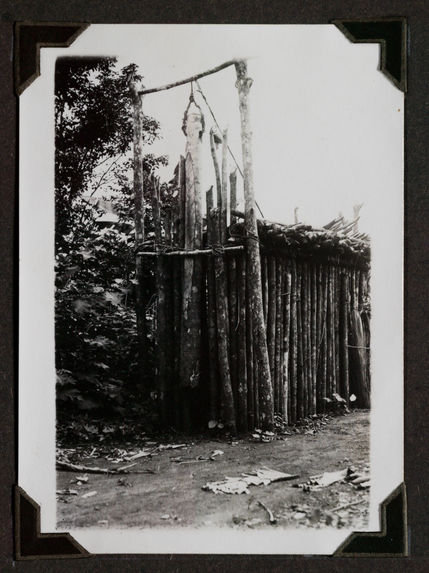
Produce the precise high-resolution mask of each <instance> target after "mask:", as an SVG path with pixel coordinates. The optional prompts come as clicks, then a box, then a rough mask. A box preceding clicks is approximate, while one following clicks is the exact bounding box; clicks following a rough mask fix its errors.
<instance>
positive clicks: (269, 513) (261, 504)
mask: <svg viewBox="0 0 429 573" xmlns="http://www.w3.org/2000/svg"><path fill="white" fill-rule="evenodd" d="M258 503H259V505H260V506H261V507H262V508H263V509H265V511H266V512H267V513H268V517H269V518H270V523H273V524H274V523H277V519H276V518H275V517H274V515H273V512H272V511H271V509H269V508H268V507H267V506H266V505H265V504H264V503H262V501H259V500H258Z"/></svg>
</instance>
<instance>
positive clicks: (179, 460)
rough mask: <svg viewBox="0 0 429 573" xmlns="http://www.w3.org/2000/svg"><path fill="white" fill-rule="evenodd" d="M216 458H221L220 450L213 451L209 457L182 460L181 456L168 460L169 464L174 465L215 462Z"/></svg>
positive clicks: (221, 452)
mask: <svg viewBox="0 0 429 573" xmlns="http://www.w3.org/2000/svg"><path fill="white" fill-rule="evenodd" d="M218 456H223V451H222V450H213V451H212V452H211V453H210V455H209V456H197V457H196V458H189V457H188V458H184V457H183V456H176V457H174V458H170V461H171V462H175V463H176V464H193V463H197V462H215V461H216V458H217V457H218Z"/></svg>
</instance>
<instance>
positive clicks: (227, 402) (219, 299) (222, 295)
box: [212, 210, 236, 433]
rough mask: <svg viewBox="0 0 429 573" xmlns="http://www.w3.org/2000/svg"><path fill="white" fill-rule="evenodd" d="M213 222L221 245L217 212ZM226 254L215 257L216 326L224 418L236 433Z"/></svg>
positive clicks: (216, 241) (214, 232) (213, 227)
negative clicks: (230, 357) (230, 356)
mask: <svg viewBox="0 0 429 573" xmlns="http://www.w3.org/2000/svg"><path fill="white" fill-rule="evenodd" d="M213 211H215V213H214V221H213V222H212V233H213V243H214V244H215V245H216V244H218V243H219V240H220V237H219V228H218V225H217V224H216V223H215V221H216V219H217V216H218V215H219V213H217V210H213ZM224 257H225V255H224V253H222V252H217V253H216V254H215V256H214V272H215V285H216V286H215V288H216V325H217V348H218V366H219V376H220V382H221V388H222V397H221V403H222V418H223V422H224V425H225V427H226V428H228V429H229V430H231V432H234V433H235V431H236V419H235V403H234V395H233V392H232V385H231V372H230V367H229V348H228V346H229V345H228V342H229V318H228V299H227V292H228V290H227V277H226V268H225V260H224Z"/></svg>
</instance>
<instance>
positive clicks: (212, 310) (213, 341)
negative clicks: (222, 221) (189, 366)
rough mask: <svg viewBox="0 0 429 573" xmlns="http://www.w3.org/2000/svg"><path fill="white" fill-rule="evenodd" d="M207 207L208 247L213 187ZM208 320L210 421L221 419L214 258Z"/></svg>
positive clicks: (210, 270) (209, 279)
mask: <svg viewBox="0 0 429 573" xmlns="http://www.w3.org/2000/svg"><path fill="white" fill-rule="evenodd" d="M206 207H207V246H209V247H210V246H212V245H213V219H212V209H213V187H211V188H210V189H209V190H208V191H207V193H206ZM207 318H208V353H209V364H208V369H209V413H210V420H213V421H216V420H218V419H219V404H220V400H219V387H218V356H217V327H216V290H215V276H214V264H213V258H212V257H208V262H207Z"/></svg>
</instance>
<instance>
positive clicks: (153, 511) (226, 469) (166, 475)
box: [57, 411, 369, 530]
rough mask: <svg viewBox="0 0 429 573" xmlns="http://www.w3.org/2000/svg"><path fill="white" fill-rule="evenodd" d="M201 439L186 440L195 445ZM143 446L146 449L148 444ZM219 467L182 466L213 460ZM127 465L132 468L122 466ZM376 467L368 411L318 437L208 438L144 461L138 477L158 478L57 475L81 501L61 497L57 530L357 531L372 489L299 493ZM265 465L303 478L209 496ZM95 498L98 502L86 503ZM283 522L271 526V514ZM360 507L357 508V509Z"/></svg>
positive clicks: (333, 423) (340, 420)
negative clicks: (216, 485) (224, 482)
mask: <svg viewBox="0 0 429 573" xmlns="http://www.w3.org/2000/svg"><path fill="white" fill-rule="evenodd" d="M192 440H195V438H190V439H189V440H183V438H181V440H180V441H179V443H182V442H185V441H186V442H187V443H190V442H192ZM142 445H143V444H142ZM214 450H222V451H223V452H224V453H223V455H218V456H216V457H215V458H214V460H213V461H210V460H208V461H196V462H192V461H191V463H181V464H179V463H176V462H174V461H172V460H171V458H177V457H178V456H181V458H182V459H183V460H196V459H197V458H198V457H199V456H201V457H205V458H207V457H209V456H210V454H211V453H212V452H213V451H214ZM80 461H81V463H82V464H85V465H88V466H90V465H92V466H102V467H111V468H113V467H117V465H116V466H115V465H114V464H112V463H111V462H107V461H106V460H105V459H101V458H99V459H94V458H89V459H85V458H82V459H81V460H80ZM120 465H126V464H120ZM368 465H369V412H367V411H356V412H353V413H351V414H347V415H345V416H340V417H337V418H334V419H332V420H330V421H329V422H328V424H327V425H326V426H324V427H322V429H321V430H319V431H318V432H317V433H316V434H315V435H308V434H296V435H290V436H285V437H284V439H281V440H275V441H273V442H270V443H255V442H252V441H250V440H249V439H248V438H244V439H239V440H237V441H235V442H229V441H221V440H210V439H204V440H199V441H198V442H194V443H193V445H190V446H187V447H186V448H180V449H177V450H164V451H161V452H159V454H158V455H157V456H155V457H152V458H149V459H148V458H144V459H140V460H137V465H136V466H134V467H133V470H135V469H137V470H143V469H151V470H153V471H154V472H155V473H153V474H129V475H124V476H118V475H99V474H88V482H87V483H85V484H82V485H76V484H73V483H71V482H72V481H73V480H74V479H75V478H76V475H78V474H74V473H70V472H63V471H59V472H58V482H57V489H59V490H64V489H67V488H71V489H74V490H77V491H78V495H61V496H59V498H58V506H57V507H58V527H59V528H61V529H64V530H68V529H73V528H78V527H102V528H111V527H112V528H113V527H115V528H122V527H139V528H147V527H166V526H168V527H170V528H171V527H172V526H177V527H183V526H185V527H190V526H191V527H198V528H201V527H205V526H208V527H213V526H217V527H232V528H239V529H242V528H247V527H253V528H261V527H264V528H266V527H326V526H331V527H347V528H349V527H351V528H353V529H355V530H357V529H359V528H362V527H363V526H364V525H365V523H366V520H367V515H368V503H369V490H358V489H356V487H355V486H352V485H351V484H350V483H343V482H338V483H335V484H332V485H330V486H328V487H325V488H323V489H320V490H317V491H310V492H305V491H302V489H299V488H296V487H293V485H294V484H297V483H302V482H304V481H306V480H307V479H308V478H309V476H314V475H317V474H319V473H322V472H325V471H328V472H331V471H337V470H342V469H345V468H347V467H348V466H353V467H355V468H356V469H358V470H362V469H364V468H365V467H368ZM262 466H266V467H268V468H270V469H275V470H279V471H283V472H285V473H290V474H299V476H300V477H299V478H298V479H294V480H292V481H282V482H275V483H271V484H269V485H267V486H264V485H261V486H250V487H249V491H250V493H249V494H241V495H229V494H223V493H219V494H214V493H212V492H208V491H203V490H202V489H201V488H202V486H203V485H204V484H205V483H207V482H208V481H218V480H221V479H223V478H224V477H225V476H230V477H234V476H239V475H241V473H243V472H249V471H252V470H255V469H257V468H260V467H262ZM91 491H96V492H97V493H96V494H95V495H92V496H90V497H86V498H85V497H82V496H83V495H84V494H85V493H87V492H91ZM258 501H260V502H262V503H263V504H264V505H265V506H266V507H267V508H269V509H270V510H271V511H272V513H273V514H274V517H275V518H276V523H275V524H270V522H269V516H268V512H267V511H266V510H265V509H264V508H263V507H262V506H261V505H260V504H258ZM350 504H353V505H350Z"/></svg>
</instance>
